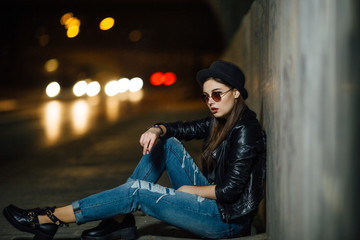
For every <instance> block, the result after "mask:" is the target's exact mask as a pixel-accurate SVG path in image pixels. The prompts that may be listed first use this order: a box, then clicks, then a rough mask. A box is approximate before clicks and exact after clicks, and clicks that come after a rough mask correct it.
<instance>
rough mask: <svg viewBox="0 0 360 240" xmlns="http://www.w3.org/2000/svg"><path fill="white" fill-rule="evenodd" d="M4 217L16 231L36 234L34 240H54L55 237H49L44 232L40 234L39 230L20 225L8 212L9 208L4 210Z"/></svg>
mask: <svg viewBox="0 0 360 240" xmlns="http://www.w3.org/2000/svg"><path fill="white" fill-rule="evenodd" d="M3 215H4V216H5V218H6V220H8V222H9V223H10V224H11V225H12V226H13V227H15V228H16V229H18V230H20V231H21V232H28V233H32V234H35V236H34V238H33V240H52V239H53V236H50V235H47V234H45V233H43V232H40V231H38V230H33V229H31V228H29V227H26V226H24V225H22V224H20V223H19V222H18V221H16V220H15V219H14V218H13V217H12V215H11V214H10V213H9V212H8V210H7V207H6V208H4V210H3Z"/></svg>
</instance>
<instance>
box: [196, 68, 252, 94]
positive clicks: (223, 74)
mask: <svg viewBox="0 0 360 240" xmlns="http://www.w3.org/2000/svg"><path fill="white" fill-rule="evenodd" d="M209 78H219V79H221V80H222V81H224V82H225V83H227V84H229V85H230V86H232V87H234V88H236V89H237V90H239V92H240V94H241V96H242V98H243V99H244V100H245V99H246V98H247V97H248V93H247V91H246V89H245V87H244V85H245V76H244V73H243V72H242V71H241V69H240V68H239V67H237V66H236V65H234V64H232V63H229V62H225V61H215V62H213V63H212V64H211V65H210V67H209V68H206V69H202V70H200V71H199V72H198V73H197V75H196V79H197V81H198V83H199V84H200V86H202V85H203V84H204V82H205V81H206V80H207V79H209Z"/></svg>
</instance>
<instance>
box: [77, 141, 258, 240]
mask: <svg viewBox="0 0 360 240" xmlns="http://www.w3.org/2000/svg"><path fill="white" fill-rule="evenodd" d="M164 171H166V173H167V174H168V176H169V179H170V182H171V185H172V188H167V187H163V186H161V185H158V184H156V182H157V181H158V179H159V178H160V176H161V174H162V173H163V172H164ZM183 185H195V186H206V185H209V183H208V181H207V179H206V178H205V177H204V175H203V174H202V173H201V171H200V169H199V168H198V166H197V165H196V164H195V162H194V161H193V158H192V157H191V156H190V155H189V154H188V152H187V151H186V150H185V148H184V146H183V145H182V144H181V142H180V141H178V140H177V139H176V138H169V139H166V140H161V141H159V142H158V144H157V145H155V147H154V148H153V150H152V151H151V152H150V153H149V154H146V155H144V156H143V157H142V159H141V161H140V162H139V164H138V165H137V167H136V168H135V170H134V172H133V174H132V175H131V176H130V177H129V178H128V180H127V181H126V182H125V183H124V184H122V185H120V186H118V187H116V188H113V189H110V190H107V191H104V192H100V193H97V194H94V195H91V196H89V197H86V198H84V199H82V200H79V201H76V202H74V203H73V204H72V206H73V209H74V213H75V216H76V222H77V224H82V223H85V222H89V221H96V220H100V219H105V218H109V217H113V216H116V215H120V214H126V213H132V212H135V211H138V210H139V211H142V212H144V213H146V214H148V215H150V216H152V217H155V218H157V219H159V220H161V221H164V222H167V223H169V224H171V225H174V226H176V227H179V228H181V229H184V230H186V231H189V232H192V233H194V234H196V235H198V236H200V237H203V238H230V237H236V236H241V235H243V234H248V233H249V229H250V225H251V220H252V217H250V216H248V215H246V216H244V217H243V219H239V221H237V223H225V222H223V221H222V219H221V217H220V214H219V211H218V208H217V205H216V201H215V200H212V199H207V198H203V197H200V196H197V195H193V194H189V193H185V192H181V191H177V190H176V189H178V188H179V187H181V186H183Z"/></svg>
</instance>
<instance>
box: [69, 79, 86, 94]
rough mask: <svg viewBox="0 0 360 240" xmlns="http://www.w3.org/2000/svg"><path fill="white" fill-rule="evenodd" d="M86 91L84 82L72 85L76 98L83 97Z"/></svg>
mask: <svg viewBox="0 0 360 240" xmlns="http://www.w3.org/2000/svg"><path fill="white" fill-rule="evenodd" d="M87 90H88V84H87V82H86V81H85V80H81V81H78V82H77V83H75V84H74V87H73V93H74V95H75V96H77V97H81V96H84V95H85V94H86V92H87Z"/></svg>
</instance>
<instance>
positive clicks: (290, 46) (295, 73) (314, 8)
mask: <svg viewBox="0 0 360 240" xmlns="http://www.w3.org/2000/svg"><path fill="white" fill-rule="evenodd" d="M358 9H359V3H358V0H317V1H314V0H268V1H266V0H258V1H255V2H254V3H253V4H252V6H251V9H250V12H249V13H248V14H247V15H246V17H245V18H244V19H243V20H242V23H241V25H240V28H239V29H238V31H237V32H236V34H235V36H234V37H233V40H232V43H231V45H230V46H229V47H228V49H227V51H226V52H225V54H224V56H223V59H225V60H230V61H233V62H235V63H237V64H238V65H239V66H240V67H241V68H243V69H244V72H245V74H246V76H247V82H246V87H247V88H248V91H249V95H250V97H249V99H248V101H247V103H248V105H249V106H250V107H251V108H253V109H254V110H255V111H256V112H257V113H258V116H259V119H260V121H261V122H262V124H263V126H264V128H265V130H266V132H267V139H268V158H267V190H266V191H267V193H266V231H267V234H268V236H269V239H274V240H280V239H286V240H296V239H299V240H300V239H301V240H303V239H307V240H309V239H327V240H328V239H334V240H335V239H359V236H358V235H359V230H358V229H359V220H358V215H359V214H358V213H360V211H359V205H358V202H359V200H360V197H359V192H360V191H359V186H360V181H359V180H360V179H359V175H360V174H359V170H360V167H359V165H360V164H359V162H360V158H359V157H358V156H356V153H357V152H356V149H357V148H358V147H359V146H360V144H359V140H358V138H359V136H360V135H359V125H360V124H359V123H360V117H359V106H358V103H359V102H360V101H359V96H360V88H359V81H360V72H359V68H360V61H359V59H360V48H359V45H360V37H359V35H360V34H359V29H360V27H359V23H360V21H359V20H360V19H359V10H358Z"/></svg>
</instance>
